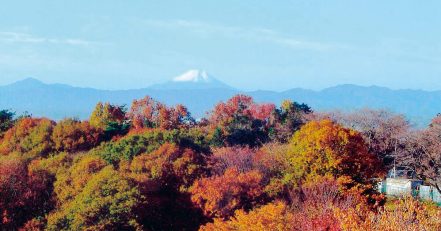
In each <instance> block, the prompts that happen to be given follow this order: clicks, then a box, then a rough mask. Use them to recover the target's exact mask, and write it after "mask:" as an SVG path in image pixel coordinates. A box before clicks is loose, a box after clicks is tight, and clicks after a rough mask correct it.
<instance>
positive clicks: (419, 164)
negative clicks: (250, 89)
mask: <svg viewBox="0 0 441 231" xmlns="http://www.w3.org/2000/svg"><path fill="white" fill-rule="evenodd" d="M396 166H399V167H405V168H407V169H411V170H412V171H413V172H414V173H415V177H416V178H417V179H419V180H422V181H423V182H424V183H425V184H427V185H430V186H433V187H434V188H435V189H436V190H438V191H440V192H441V167H440V166H441V115H439V116H437V117H435V118H433V120H432V122H431V124H430V125H429V126H427V127H426V128H414V127H412V126H411V125H410V123H409V122H408V121H407V119H406V118H405V117H404V116H402V115H399V114H394V113H392V112H389V111H386V110H371V109H363V110H358V111H353V112H339V111H329V112H318V111H315V110H314V109H313V108H310V107H309V106H308V105H306V104H303V103H298V102H295V101H290V100H285V101H283V102H281V104H280V106H276V105H275V104H270V103H256V102H255V101H254V100H253V98H251V97H249V96H247V95H236V96H234V97H232V98H230V99H229V100H227V101H225V102H219V103H218V104H216V105H215V106H214V108H213V109H212V110H211V111H209V112H208V113H207V114H206V116H205V117H204V118H202V119H195V118H193V116H192V114H191V112H190V111H189V110H188V109H187V108H186V107H185V106H184V105H174V106H171V105H165V104H163V103H162V102H159V101H157V100H155V99H153V98H151V97H148V96H146V97H145V98H142V99H137V100H134V101H133V103H132V104H131V105H130V106H129V107H126V106H122V105H114V104H110V103H106V102H99V103H97V105H96V107H95V109H94V110H93V112H92V114H91V115H90V117H89V119H88V120H84V121H82V120H79V119H76V118H65V119H63V120H60V121H54V120H51V119H49V118H35V117H33V116H31V115H28V114H23V115H17V114H16V113H14V112H13V111H11V110H1V111H0V227H1V228H0V230H441V209H440V208H439V207H438V206H437V205H436V204H434V203H433V202H429V201H422V200H419V199H416V198H413V197H411V196H410V195H409V197H404V198H392V197H386V196H385V195H383V194H381V193H379V192H378V188H377V184H378V182H380V181H381V180H383V179H384V178H385V177H386V175H387V172H388V171H389V170H391V169H392V168H393V167H396Z"/></svg>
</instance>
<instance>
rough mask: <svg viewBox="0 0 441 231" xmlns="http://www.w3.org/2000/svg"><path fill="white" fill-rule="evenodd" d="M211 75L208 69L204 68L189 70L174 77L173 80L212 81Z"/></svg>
mask: <svg viewBox="0 0 441 231" xmlns="http://www.w3.org/2000/svg"><path fill="white" fill-rule="evenodd" d="M211 80H212V79H211V78H210V76H209V75H208V74H207V72H206V71H202V70H189V71H187V72H185V73H184V74H182V75H180V76H177V77H175V78H174V79H173V82H195V83H197V82H211Z"/></svg>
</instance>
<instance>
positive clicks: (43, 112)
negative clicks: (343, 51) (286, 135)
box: [0, 70, 441, 126]
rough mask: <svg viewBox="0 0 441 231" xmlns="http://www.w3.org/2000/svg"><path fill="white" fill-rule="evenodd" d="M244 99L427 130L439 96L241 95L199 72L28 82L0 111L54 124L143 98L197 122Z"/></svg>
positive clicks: (5, 97)
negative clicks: (110, 80) (130, 81)
mask: <svg viewBox="0 0 441 231" xmlns="http://www.w3.org/2000/svg"><path fill="white" fill-rule="evenodd" d="M238 93H244V94H247V95H250V96H252V97H253V98H254V99H255V100H256V101H257V102H273V103H276V104H278V103H280V102H281V101H282V100H284V99H291V100H293V101H296V102H301V103H307V104H308V105H310V106H311V107H312V108H313V109H314V110H333V109H339V110H354V109H358V108H364V107H369V108H375V109H378V108H381V109H389V110H391V111H393V112H397V113H401V114H404V115H406V116H407V118H408V119H410V120H411V122H413V123H414V124H416V125H417V126H425V125H427V124H428V123H429V122H430V120H431V118H433V117H434V116H435V115H436V114H437V113H439V112H441V91H422V90H391V89H388V88H384V87H377V86H371V87H362V86H356V85H339V86H335V87H331V88H326V89H324V90H321V91H313V90H306V89H301V88H295V89H291V90H288V91H283V92H275V91H250V92H243V91H240V90H237V89H234V88H233V87H230V86H228V85H226V84H224V83H222V82H220V81H219V80H216V79H215V78H213V77H212V76H210V75H208V74H207V73H206V72H204V71H198V70H191V71H189V72H187V73H185V74H183V75H181V76H178V77H176V78H174V79H172V80H171V81H169V82H167V83H164V84H158V85H153V86H151V87H148V88H143V89H134V90H116V91H110V90H98V89H92V88H79V87H72V86H69V85H63V84H45V83H42V82H40V81H38V80H36V79H32V78H28V79H25V80H22V81H18V82H16V83H13V84H10V85H6V86H0V109H11V110H14V111H16V112H18V113H21V112H24V111H27V112H29V113H31V114H32V115H34V116H44V117H49V118H52V119H55V120H59V119H62V118H64V117H78V118H81V119H86V118H88V117H89V115H90V113H91V112H92V110H93V109H94V107H95V104H96V103H97V102H99V101H103V102H111V103H114V104H120V105H121V104H125V105H128V106H130V104H131V102H132V101H133V99H138V98H142V97H144V96H146V95H149V96H151V97H153V98H155V99H157V100H159V101H161V102H163V103H166V104H168V105H175V104H178V103H182V104H184V105H186V106H187V107H188V108H189V110H190V111H191V112H192V113H193V115H194V117H196V118H200V117H202V116H204V115H205V113H206V112H207V111H209V110H210V109H212V108H213V106H214V105H215V104H216V103H218V102H220V101H224V100H226V99H228V98H230V97H231V96H233V95H235V94H238Z"/></svg>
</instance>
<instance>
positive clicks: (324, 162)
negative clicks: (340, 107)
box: [285, 120, 382, 188]
mask: <svg viewBox="0 0 441 231" xmlns="http://www.w3.org/2000/svg"><path fill="white" fill-rule="evenodd" d="M288 158H289V163H290V169H289V170H288V172H287V174H286V176H285V180H287V181H289V182H292V183H294V184H302V183H304V182H308V181H314V179H315V178H317V177H323V176H326V177H333V178H335V179H337V180H338V181H339V182H340V183H341V184H342V185H343V186H346V187H347V188H351V187H353V186H361V185H368V187H371V186H372V185H370V184H369V181H370V180H371V179H372V178H374V177H379V176H380V175H381V173H382V165H381V162H380V161H379V160H378V159H377V158H376V156H374V155H372V154H370V153H369V152H368V150H367V146H366V145H365V143H364V141H363V138H362V136H361V135H360V134H359V133H358V132H356V131H354V130H351V129H347V128H343V127H341V126H339V125H337V124H335V123H333V122H332V121H330V120H322V121H312V122H309V123H307V124H306V125H305V126H303V127H302V128H301V129H300V130H299V131H298V132H296V133H295V134H294V136H293V138H292V140H291V142H290V147H289V148H288Z"/></svg>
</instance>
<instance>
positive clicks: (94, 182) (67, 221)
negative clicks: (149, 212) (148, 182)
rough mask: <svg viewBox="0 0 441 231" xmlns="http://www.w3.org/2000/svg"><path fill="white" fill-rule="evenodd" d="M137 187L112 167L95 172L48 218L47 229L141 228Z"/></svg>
mask: <svg viewBox="0 0 441 231" xmlns="http://www.w3.org/2000/svg"><path fill="white" fill-rule="evenodd" d="M139 202H140V194H139V191H138V188H137V187H136V186H135V185H133V183H131V181H129V180H128V179H126V178H124V177H123V176H121V175H120V174H119V173H118V172H117V171H115V170H114V169H113V167H111V166H107V167H105V168H103V169H102V170H101V171H100V172H98V173H97V174H95V175H94V176H93V177H92V178H91V179H90V180H89V181H88V182H87V184H86V185H85V187H84V189H83V190H82V192H81V193H79V194H78V195H77V196H76V197H75V198H74V199H73V200H72V202H70V203H67V204H65V205H62V207H61V208H60V209H59V210H57V211H56V212H55V213H53V214H50V215H49V217H48V224H47V229H48V230H141V227H140V225H139V224H138V223H137V222H136V217H135V213H134V209H135V207H136V206H137V205H138V203H139Z"/></svg>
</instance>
